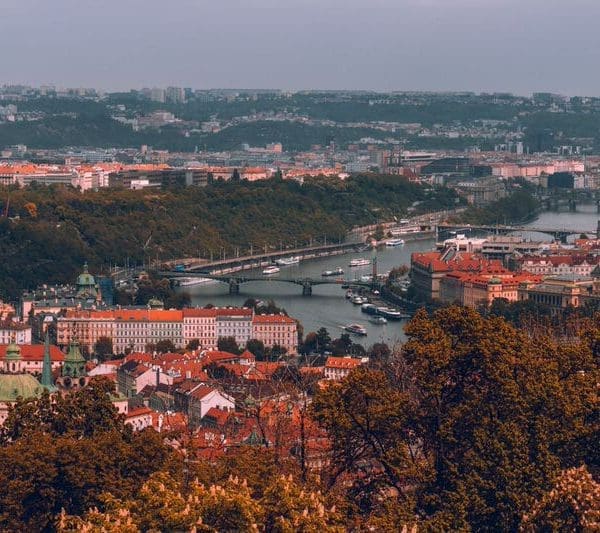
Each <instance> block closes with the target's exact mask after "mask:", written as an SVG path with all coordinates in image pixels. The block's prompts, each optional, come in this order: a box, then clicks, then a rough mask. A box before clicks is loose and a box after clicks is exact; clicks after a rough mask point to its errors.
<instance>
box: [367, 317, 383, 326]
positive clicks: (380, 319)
mask: <svg viewBox="0 0 600 533" xmlns="http://www.w3.org/2000/svg"><path fill="white" fill-rule="evenodd" d="M369 322H371V324H377V325H379V326H383V325H384V324H387V320H386V319H385V318H383V317H382V316H372V317H370V318H369Z"/></svg>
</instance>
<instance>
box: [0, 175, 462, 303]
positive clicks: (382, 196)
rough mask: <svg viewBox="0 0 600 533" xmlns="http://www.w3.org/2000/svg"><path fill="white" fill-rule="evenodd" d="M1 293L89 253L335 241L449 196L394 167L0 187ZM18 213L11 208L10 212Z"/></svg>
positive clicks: (168, 254)
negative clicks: (368, 171) (163, 185)
mask: <svg viewBox="0 0 600 533" xmlns="http://www.w3.org/2000/svg"><path fill="white" fill-rule="evenodd" d="M9 197H10V203H9V206H10V207H9V213H8V214H9V218H3V219H0V250H2V255H3V257H2V261H1V262H0V297H4V298H6V297H11V298H12V297H15V296H16V295H18V294H19V292H20V290H22V289H23V288H26V287H34V286H36V285H37V284H39V283H43V282H59V281H67V280H71V279H72V278H73V276H74V275H75V273H76V272H78V271H79V270H80V269H81V265H82V264H83V262H84V261H86V260H87V261H89V262H90V265H91V267H92V269H93V271H95V272H97V271H99V270H100V269H102V268H104V269H106V268H107V267H108V265H109V264H110V263H121V264H122V263H123V262H125V261H126V260H127V258H129V260H130V262H138V263H141V262H142V261H144V260H146V261H147V260H148V259H150V258H152V259H156V258H157V257H158V258H159V259H163V260H164V259H172V258H179V257H183V256H195V257H197V256H198V255H200V256H203V257H210V256H211V254H213V256H219V255H220V254H222V253H228V254H231V253H233V252H234V251H235V250H236V248H239V250H240V253H244V252H247V251H248V250H249V248H250V246H252V247H253V249H254V250H256V249H264V248H265V246H266V247H267V248H270V249H273V248H279V247H280V246H282V245H283V246H285V245H294V244H296V245H298V246H300V245H302V244H305V243H308V242H309V241H310V240H311V239H312V240H313V241H314V240H319V241H321V242H322V241H323V240H324V239H325V238H327V239H328V241H330V242H331V241H337V240H339V239H341V238H343V237H344V235H345V233H346V232H347V230H348V229H350V228H351V227H352V226H354V225H363V224H374V223H377V222H380V221H383V220H387V219H390V218H391V217H393V216H404V215H405V214H406V213H407V209H408V208H409V207H410V206H411V205H412V204H413V203H415V202H420V203H419V204H418V209H419V210H422V211H425V210H435V209H442V208H444V207H448V206H453V205H455V200H456V196H455V193H454V192H452V191H450V190H448V189H434V190H431V189H429V190H428V189H426V188H424V187H422V186H418V185H415V184H412V183H409V182H408V181H406V180H404V179H402V178H398V177H397V176H396V177H395V176H379V175H364V176H357V177H352V178H349V179H348V180H347V181H345V182H344V181H341V180H339V179H337V178H335V179H329V178H316V179H311V180H307V182H306V183H305V184H304V185H300V184H299V183H297V182H291V181H282V180H277V179H273V180H269V181H265V182H258V183H248V182H216V183H214V184H212V185H209V186H208V187H206V188H201V189H200V188H199V189H196V188H188V189H184V190H147V191H129V190H114V189H113V190H100V191H98V192H87V193H80V192H79V191H77V190H74V189H70V188H62V187H32V188H28V189H22V190H18V189H13V190H8V189H0V212H3V211H4V208H5V206H6V203H7V202H8V201H9V200H8V199H9ZM17 217H18V218H17Z"/></svg>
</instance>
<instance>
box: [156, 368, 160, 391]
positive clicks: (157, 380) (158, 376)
mask: <svg viewBox="0 0 600 533" xmlns="http://www.w3.org/2000/svg"><path fill="white" fill-rule="evenodd" d="M159 385H160V368H157V369H156V388H158V386H159Z"/></svg>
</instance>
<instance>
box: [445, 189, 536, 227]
mask: <svg viewBox="0 0 600 533" xmlns="http://www.w3.org/2000/svg"><path fill="white" fill-rule="evenodd" d="M539 208H540V203H539V201H538V200H536V199H535V198H534V197H533V196H532V195H531V194H530V193H529V192H527V191H523V190H520V191H516V192H513V193H512V194H511V195H510V196H507V197H505V198H502V199H500V200H497V201H496V202H493V203H491V204H490V205H488V206H486V207H469V208H467V209H466V210H465V211H464V212H463V213H461V214H460V215H458V216H457V217H455V219H456V221H457V222H464V223H468V224H512V223H518V222H523V221H526V220H528V219H530V218H531V217H532V216H533V215H534V214H535V213H536V211H537V210H538V209H539Z"/></svg>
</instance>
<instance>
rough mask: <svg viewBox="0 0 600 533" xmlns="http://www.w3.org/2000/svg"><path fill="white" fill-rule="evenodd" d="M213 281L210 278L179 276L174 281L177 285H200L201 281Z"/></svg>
mask: <svg viewBox="0 0 600 533" xmlns="http://www.w3.org/2000/svg"><path fill="white" fill-rule="evenodd" d="M212 281H215V280H214V279H210V278H179V279H178V280H177V282H176V284H177V286H178V287H191V286H193V285H202V284H203V283H210V282H212Z"/></svg>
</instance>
